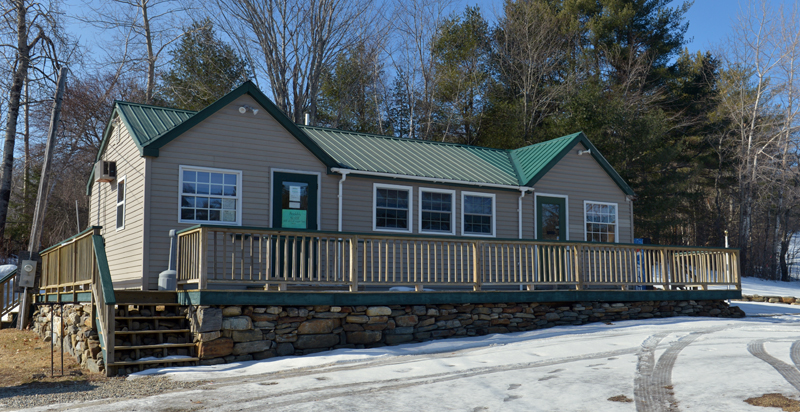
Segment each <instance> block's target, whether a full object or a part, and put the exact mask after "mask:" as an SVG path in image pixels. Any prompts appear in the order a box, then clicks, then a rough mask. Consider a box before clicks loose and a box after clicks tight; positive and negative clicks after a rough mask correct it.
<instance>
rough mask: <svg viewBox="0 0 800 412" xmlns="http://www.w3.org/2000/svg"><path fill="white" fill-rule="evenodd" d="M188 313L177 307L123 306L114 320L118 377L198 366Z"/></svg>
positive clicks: (126, 304)
mask: <svg viewBox="0 0 800 412" xmlns="http://www.w3.org/2000/svg"><path fill="white" fill-rule="evenodd" d="M183 311H185V309H182V308H180V307H179V306H178V305H177V304H175V303H138V304H137V303H120V304H118V305H117V307H116V309H115V316H114V327H115V328H114V350H113V357H114V361H113V362H112V363H110V364H107V365H106V366H107V367H111V368H113V370H116V371H117V373H118V374H120V375H123V374H130V373H133V372H138V371H142V370H144V369H149V368H155V367H166V366H178V365H181V366H182V365H197V364H198V362H199V358H198V357H197V349H196V345H195V343H193V338H192V333H191V330H190V327H189V320H188V319H187V318H186V313H184V312H183Z"/></svg>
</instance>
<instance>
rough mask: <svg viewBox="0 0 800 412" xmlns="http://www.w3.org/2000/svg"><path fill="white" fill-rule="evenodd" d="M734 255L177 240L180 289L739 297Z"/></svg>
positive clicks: (337, 235) (595, 247)
mask: <svg viewBox="0 0 800 412" xmlns="http://www.w3.org/2000/svg"><path fill="white" fill-rule="evenodd" d="M738 265H739V251H738V250H736V249H724V248H701V247H687V246H657V245H632V244H618V243H591V242H543V241H535V240H507V239H485V238H464V237H443V236H414V235H384V234H374V233H369V234H367V233H345V232H322V231H298V230H281V229H265V228H247V227H220V226H202V225H201V226H195V227H192V228H188V229H186V230H183V231H181V232H180V233H179V235H178V268H177V272H178V283H179V284H180V285H183V287H191V284H194V285H195V287H198V288H200V289H206V288H209V285H211V284H229V285H230V284H238V285H242V284H244V285H247V286H255V285H258V286H265V287H267V288H269V287H270V286H271V285H274V286H277V287H278V288H279V289H285V287H286V285H289V284H298V285H342V286H346V287H347V288H348V289H349V290H351V291H357V290H359V286H366V285H369V286H387V287H392V286H413V287H415V288H416V289H417V290H421V289H422V288H423V287H425V286H440V287H441V286H445V287H447V286H459V287H464V286H467V287H472V288H473V289H474V290H481V288H483V287H487V286H503V285H505V286H508V285H520V286H524V287H526V288H527V289H529V290H530V289H535V288H536V287H542V286H555V285H568V286H569V287H571V288H574V289H603V288H608V289H620V288H622V289H625V288H627V289H636V288H633V287H634V286H636V287H647V286H657V287H659V288H663V289H665V290H666V289H673V288H680V287H700V288H703V289H707V288H710V287H725V288H735V289H740V288H741V287H740V280H739V279H740V273H739V266H738Z"/></svg>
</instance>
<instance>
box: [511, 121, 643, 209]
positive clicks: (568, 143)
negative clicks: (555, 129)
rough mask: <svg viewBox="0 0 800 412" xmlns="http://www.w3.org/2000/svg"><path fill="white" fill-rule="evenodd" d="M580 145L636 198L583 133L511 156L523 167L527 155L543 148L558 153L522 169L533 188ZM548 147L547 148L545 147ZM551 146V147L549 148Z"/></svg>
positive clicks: (522, 149) (517, 150) (617, 182)
mask: <svg viewBox="0 0 800 412" xmlns="http://www.w3.org/2000/svg"><path fill="white" fill-rule="evenodd" d="M578 143H582V144H583V145H584V146H585V147H586V148H587V149H589V150H590V151H591V155H592V158H594V160H595V161H597V163H598V164H600V167H602V168H603V170H605V172H606V173H607V174H608V176H609V177H611V179H612V180H613V181H614V183H616V184H617V186H619V188H620V189H621V190H622V191H623V192H624V193H625V194H626V195H630V196H635V193H634V192H633V189H631V187H630V186H628V184H627V183H625V180H623V179H622V177H621V176H620V175H619V173H617V171H616V170H614V168H613V167H612V166H611V164H609V163H608V161H607V160H606V158H605V157H603V155H602V154H601V153H600V151H599V150H597V147H595V145H593V144H592V142H590V141H589V139H588V138H587V137H586V135H585V134H583V132H578V133H574V134H571V135H567V136H562V137H559V138H556V139H553V140H548V141H546V142H542V143H537V144H535V145H531V146H526V147H522V148H519V149H515V150H512V151H511V152H512V153H511V156H512V158H513V159H515V162H516V164H517V165H521V164H523V163H524V162H523V161H522V160H521V159H522V158H523V157H524V156H525V155H527V154H528V153H526V152H531V151H534V150H541V149H543V148H545V147H546V148H547V149H550V150H553V151H555V152H556V153H554V154H550V155H545V157H546V159H547V162H546V163H544V162H539V163H536V164H534V165H533V167H530V168H528V169H527V170H526V169H525V168H524V167H523V166H520V167H521V173H520V175H521V176H522V177H523V179H527V181H525V182H524V185H525V186H533V185H534V184H536V182H538V181H539V180H540V179H541V178H542V177H544V175H546V174H547V172H549V171H550V170H551V169H552V168H553V167H555V165H556V164H558V162H559V161H561V159H563V158H564V156H566V155H567V154H568V153H569V152H570V151H571V150H573V149H574V148H575V146H577V145H578ZM545 145H547V146H545ZM548 146H549V147H548Z"/></svg>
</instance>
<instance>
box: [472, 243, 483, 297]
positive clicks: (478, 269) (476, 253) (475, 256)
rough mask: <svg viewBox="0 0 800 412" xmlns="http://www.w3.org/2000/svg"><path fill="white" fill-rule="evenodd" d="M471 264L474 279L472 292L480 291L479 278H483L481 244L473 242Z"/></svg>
mask: <svg viewBox="0 0 800 412" xmlns="http://www.w3.org/2000/svg"><path fill="white" fill-rule="evenodd" d="M472 251H473V253H472V264H473V268H474V270H475V271H474V278H473V281H472V282H473V285H472V290H474V291H476V292H477V291H479V290H481V278H482V276H483V242H474V243H473V244H472Z"/></svg>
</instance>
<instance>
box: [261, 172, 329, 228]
mask: <svg viewBox="0 0 800 412" xmlns="http://www.w3.org/2000/svg"><path fill="white" fill-rule="evenodd" d="M273 179H274V181H273V182H272V227H273V228H281V229H311V230H316V229H317V228H318V227H317V203H318V201H317V175H306V174H297V173H284V172H275V173H273Z"/></svg>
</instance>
